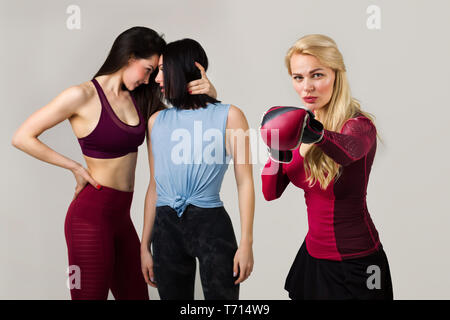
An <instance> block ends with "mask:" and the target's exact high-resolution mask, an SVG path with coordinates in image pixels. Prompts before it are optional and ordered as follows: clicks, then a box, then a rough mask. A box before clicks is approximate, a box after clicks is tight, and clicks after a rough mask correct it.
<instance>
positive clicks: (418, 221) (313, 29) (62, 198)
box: [0, 0, 450, 299]
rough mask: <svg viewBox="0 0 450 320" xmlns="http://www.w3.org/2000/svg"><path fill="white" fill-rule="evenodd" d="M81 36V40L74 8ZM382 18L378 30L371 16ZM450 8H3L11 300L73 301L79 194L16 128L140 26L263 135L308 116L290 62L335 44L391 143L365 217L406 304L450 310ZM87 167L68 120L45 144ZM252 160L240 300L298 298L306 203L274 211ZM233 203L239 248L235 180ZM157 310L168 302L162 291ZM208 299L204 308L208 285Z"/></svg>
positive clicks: (3, 280) (332, 4)
mask: <svg viewBox="0 0 450 320" xmlns="http://www.w3.org/2000/svg"><path fill="white" fill-rule="evenodd" d="M72 4H74V5H78V6H79V7H80V9H81V29H80V30H69V29H68V28H67V27H66V20H67V19H68V17H69V16H70V14H67V13H66V9H67V7H68V6H69V5H72ZM370 5H377V6H379V8H380V9H381V29H379V30H369V29H368V27H367V25H366V21H367V19H368V18H369V16H370V14H368V13H367V12H366V10H367V8H368V7H369V6H370ZM449 12H450V3H449V2H448V1H444V0H434V1H419V0H417V1H411V0H401V1H400V0H395V1H387V0H384V1H382V0H352V1H350V0H343V1H333V0H327V1H325V0H321V1H300V0H297V1H285V0H278V1H270V2H268V1H242V0H241V1H237V0H221V1H214V0H203V1H200V0H198V1H194V0H190V1H179V0H178V1H175V0H171V1H167V0H165V1H126V2H125V1H81V0H80V1H48V0H47V1H1V5H0V24H1V25H0V34H1V42H0V45H1V50H0V63H1V73H2V77H1V80H0V81H1V82H0V93H1V97H2V105H1V110H2V114H3V117H2V125H1V126H0V130H1V135H0V139H1V145H2V146H3V147H2V157H1V158H0V161H1V163H0V164H1V170H2V171H1V177H2V179H1V186H0V188H1V189H0V191H1V193H0V194H1V202H0V212H1V223H0V255H1V256H0V259H1V260H0V261H1V262H0V298H1V299H68V298H69V297H70V295H69V290H68V288H67V287H66V279H67V275H66V268H67V248H66V243H65V238H64V229H63V228H64V219H65V214H66V211H67V208H68V206H69V203H70V201H71V199H72V196H73V192H74V187H75V180H74V178H73V175H72V174H71V173H70V172H69V171H65V170H63V169H61V168H59V167H55V166H51V165H48V164H46V163H44V162H41V161H37V160H36V159H34V158H32V157H30V156H28V155H26V154H24V153H22V152H20V151H19V150H17V149H15V148H13V147H12V146H11V138H12V135H13V133H14V131H15V130H16V128H17V127H18V126H19V125H20V124H21V123H22V122H23V121H24V120H25V119H26V118H27V117H28V116H29V115H30V114H31V113H32V112H34V111H35V110H37V109H38V108H41V107H42V106H44V105H45V104H47V103H48V102H49V101H50V100H52V99H53V98H54V97H55V96H56V95H58V94H59V93H60V92H61V91H62V90H64V89H65V88H67V87H69V86H72V85H75V84H79V83H81V82H84V81H87V80H89V79H91V77H92V76H93V74H94V73H95V72H96V71H97V70H98V69H99V67H100V66H101V64H102V63H103V62H104V60H105V58H106V55H107V53H108V51H109V49H110V48H111V45H112V43H113V41H114V39H115V38H116V37H117V36H118V35H119V33H121V32H122V31H124V30H125V29H128V28H129V27H132V26H135V25H142V26H147V27H150V28H153V29H155V30H157V31H158V32H160V33H164V34H165V39H166V40H167V41H169V42H170V41H174V40H178V39H180V38H184V37H190V38H193V39H196V40H198V41H199V42H200V43H201V44H202V45H203V47H204V48H205V50H206V52H207V54H208V56H209V59H210V69H209V70H208V76H209V78H210V79H211V81H212V82H213V83H214V85H215V87H216V88H217V91H218V93H219V99H220V100H222V101H223V102H225V103H232V104H234V105H236V106H238V107H240V108H241V109H242V110H244V112H245V114H246V116H247V118H248V121H249V124H250V126H251V127H252V128H253V129H254V130H256V129H257V128H258V125H259V121H260V118H261V114H262V112H263V111H265V110H266V109H267V108H268V107H269V106H271V105H275V104H277V105H282V104H285V105H299V104H300V100H299V98H298V96H297V94H296V93H295V91H294V90H293V88H292V86H291V83H290V78H289V76H288V74H287V71H286V68H285V67H284V60H283V59H284V55H285V53H286V51H287V49H288V48H289V47H290V46H291V45H292V44H293V43H294V42H295V40H297V39H298V38H300V37H301V36H303V35H306V34H309V33H323V34H326V35H329V36H331V37H332V38H333V39H334V40H335V41H336V42H337V44H338V46H339V48H340V50H341V51H342V53H343V55H344V59H345V62H346V65H347V69H348V74H349V80H350V85H351V88H352V92H353V95H354V97H356V98H358V99H359V100H360V101H361V104H362V107H363V109H364V110H367V111H369V112H371V113H373V114H374V115H375V116H376V125H377V128H378V130H379V133H380V134H381V136H382V138H383V139H384V144H381V143H379V145H378V151H377V155H376V157H375V162H374V165H373V169H372V174H371V177H370V182H369V187H368V208H369V211H370V213H371V216H372V219H373V220H374V223H375V225H376V227H377V229H378V231H379V234H380V238H381V241H382V243H383V245H384V248H385V251H386V253H387V256H388V259H389V262H390V266H391V273H392V279H393V285H394V297H395V298H397V299H449V298H450V294H449V289H448V288H450V277H449V275H448V270H449V269H450V258H449V250H448V243H449V237H450V236H449V234H450V232H449V231H448V230H449V226H450V218H449V210H448V197H449V187H448V178H449V177H450V175H449V161H448V156H449V152H448V149H447V147H448V145H449V144H448V142H447V139H446V137H447V136H448V135H449V133H450V132H449V131H450V130H449V124H448V118H449V116H450V111H449V109H448V108H449V102H448V101H449V98H450V97H449V84H450V83H449V60H448V57H449V56H450V44H449V41H448V34H446V33H447V32H448V31H449V26H450V23H449V20H448V13H449ZM40 138H41V139H42V141H43V142H45V143H47V144H48V145H49V146H50V147H51V148H53V149H55V150H56V151H58V152H60V153H62V154H63V155H66V156H68V157H71V158H72V159H74V160H76V161H78V162H80V163H84V160H83V158H82V155H81V151H80V147H79V145H78V144H77V141H76V139H75V136H74V135H73V133H72V131H71V129H70V125H69V122H68V121H65V122H63V123H61V124H59V125H57V126H56V127H54V128H52V129H50V130H48V131H47V132H45V133H44V134H43V135H41V137H40ZM139 150H140V151H139V157H138V165H137V171H136V185H135V195H134V200H133V205H132V218H133V221H134V224H135V227H136V229H137V232H138V234H139V236H141V232H142V222H143V205H144V197H145V192H146V189H147V183H148V178H149V169H148V164H147V151H146V147H145V145H142V146H141V147H140V149H139ZM262 154H263V156H262V157H261V159H260V158H258V157H257V155H254V157H256V158H257V159H256V160H255V162H256V163H255V166H254V177H255V189H256V190H255V191H256V211H255V224H254V246H253V248H254V256H255V266H254V271H253V273H252V275H251V277H250V278H249V279H248V280H247V281H246V282H244V283H243V284H242V285H241V295H240V297H241V298H242V299H288V297H287V293H286V292H285V291H284V289H283V287H284V280H285V277H286V274H287V272H288V270H289V267H290V265H291V263H292V261H293V259H294V257H295V255H296V253H297V250H298V249H299V247H300V245H301V243H302V241H303V239H304V237H305V235H306V232H307V217H306V207H305V204H304V197H303V191H302V190H301V189H297V188H296V187H294V186H293V185H292V184H291V185H290V186H289V187H288V189H287V190H286V192H285V193H284V195H283V196H282V198H281V199H279V200H276V201H272V202H266V201H265V200H264V198H263V196H262V193H261V178H260V171H261V168H262V167H263V165H264V162H265V160H266V156H265V154H264V153H262ZM221 196H222V200H223V201H224V204H225V208H226V209H227V211H228V212H229V214H230V216H231V218H232V221H233V224H234V227H235V230H236V235H237V237H238V241H239V239H240V224H239V211H238V203H237V201H236V199H237V192H236V185H235V181H234V175H233V170H232V167H231V166H230V169H229V170H228V172H227V174H226V176H225V180H224V182H223V188H222V193H221ZM149 292H150V297H151V298H152V299H159V296H158V293H157V291H156V289H154V288H150V289H149ZM196 298H198V299H201V298H203V295H202V290H201V285H200V281H199V279H198V277H197V282H196Z"/></svg>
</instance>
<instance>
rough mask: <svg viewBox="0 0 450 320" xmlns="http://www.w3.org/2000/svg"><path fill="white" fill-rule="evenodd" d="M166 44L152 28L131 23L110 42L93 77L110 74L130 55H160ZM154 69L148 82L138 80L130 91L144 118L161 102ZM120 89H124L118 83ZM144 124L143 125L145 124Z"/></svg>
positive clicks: (158, 108)
mask: <svg viewBox="0 0 450 320" xmlns="http://www.w3.org/2000/svg"><path fill="white" fill-rule="evenodd" d="M165 46H166V41H165V40H164V39H163V38H162V36H160V35H159V34H158V33H157V32H156V31H154V30H152V29H150V28H146V27H132V28H130V29H128V30H125V31H124V32H122V33H121V34H120V35H119V36H118V37H117V38H116V40H114V43H113V45H112V48H111V50H110V51H109V54H108V57H107V58H106V60H105V62H104V63H103V65H102V66H101V68H100V70H98V71H97V73H96V74H95V75H94V78H95V77H98V76H102V75H107V74H112V73H114V72H116V71H118V70H120V69H121V68H122V67H124V66H125V65H127V63H128V60H129V59H130V57H131V56H134V57H135V58H136V59H148V58H150V57H151V56H153V55H154V54H157V55H161V53H162V52H163V50H164V47H165ZM156 74H157V70H155V71H154V72H153V73H152V74H151V75H150V78H149V81H148V84H141V85H140V86H139V87H137V88H136V89H134V90H133V91H130V94H131V95H132V96H133V98H134V99H135V100H136V103H137V105H138V108H139V109H140V110H141V112H142V114H143V115H144V118H145V120H146V122H147V121H148V118H150V116H151V115H152V114H153V113H154V112H156V111H158V110H161V109H163V108H165V106H164V105H163V104H162V102H161V100H160V97H159V89H158V87H157V85H156V83H155V77H156ZM122 89H123V90H128V89H127V88H126V87H125V85H122ZM145 127H146V128H147V125H146V126H145Z"/></svg>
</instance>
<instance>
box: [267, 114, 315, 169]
mask: <svg viewBox="0 0 450 320" xmlns="http://www.w3.org/2000/svg"><path fill="white" fill-rule="evenodd" d="M260 131H261V136H262V138H263V141H264V143H265V144H266V145H267V146H268V147H269V148H270V149H275V150H281V151H287V150H294V149H296V148H298V146H299V145H300V143H308V144H309V143H316V142H319V141H320V140H321V139H322V137H323V125H322V123H320V122H319V121H318V120H316V119H315V117H314V113H313V112H311V111H310V110H308V109H306V108H303V107H300V108H299V107H282V106H277V107H271V108H270V109H269V110H267V111H266V112H265V113H264V114H263V117H262V120H261V126H260ZM274 158H275V159H274V160H276V157H274Z"/></svg>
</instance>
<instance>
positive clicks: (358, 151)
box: [316, 116, 377, 166]
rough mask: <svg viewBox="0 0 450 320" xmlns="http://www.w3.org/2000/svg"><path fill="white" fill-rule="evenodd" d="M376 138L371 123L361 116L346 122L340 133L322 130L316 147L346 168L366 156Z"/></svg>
mask: <svg viewBox="0 0 450 320" xmlns="http://www.w3.org/2000/svg"><path fill="white" fill-rule="evenodd" d="M376 137H377V132H376V128H375V126H374V124H373V123H372V121H370V119H368V118H366V117H362V116H361V117H356V118H351V119H349V120H347V122H346V123H345V124H344V126H343V127H342V130H341V132H340V133H338V132H333V131H328V130H324V134H323V138H322V140H321V141H320V142H317V143H316V145H317V146H318V147H320V148H321V149H322V150H323V152H324V153H325V154H326V155H328V156H329V157H330V158H332V159H333V160H334V161H336V162H337V163H339V164H341V165H343V166H348V165H349V164H351V163H352V162H354V161H357V160H359V159H361V158H362V157H364V156H365V155H367V153H368V152H369V150H370V149H371V148H372V146H373V144H374V143H375V142H376Z"/></svg>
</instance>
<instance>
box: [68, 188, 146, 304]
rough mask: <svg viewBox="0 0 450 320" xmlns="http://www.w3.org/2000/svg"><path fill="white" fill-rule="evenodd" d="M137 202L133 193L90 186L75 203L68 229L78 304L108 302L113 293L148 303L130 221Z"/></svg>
mask: <svg viewBox="0 0 450 320" xmlns="http://www.w3.org/2000/svg"><path fill="white" fill-rule="evenodd" d="M132 198H133V191H130V192H126V191H120V190H116V189H112V188H109V187H105V186H102V188H101V189H100V190H97V189H95V188H94V187H93V186H92V185H91V184H89V183H88V184H87V185H86V187H85V188H84V189H83V190H82V191H81V192H80V193H79V194H78V197H77V198H76V199H75V200H73V201H72V203H71V204H70V206H69V209H68V211H67V216H66V220H65V226H64V231H65V236H66V242H67V249H68V254H69V266H72V268H71V269H69V270H73V271H74V272H73V273H72V272H70V273H69V275H70V274H71V275H70V278H71V281H70V284H71V289H70V295H71V297H72V299H73V300H75V299H83V300H91V299H101V300H106V299H107V297H108V291H109V289H111V292H112V294H113V295H114V298H115V299H116V300H119V299H135V300H141V299H144V300H148V299H149V297H148V287H147V284H146V283H145V280H144V276H143V275H142V271H141V258H140V241H139V238H138V235H137V233H136V230H135V228H134V226H133V223H132V221H131V218H130V207H131V200H132ZM73 266H76V267H73ZM78 268H79V269H78ZM77 269H78V270H79V271H80V272H79V273H78V274H79V275H80V277H79V280H80V281H78V283H79V284H80V286H79V288H77V286H76V283H77V282H76V279H77V278H76V277H75V276H76V275H75V273H76V270H77Z"/></svg>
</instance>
